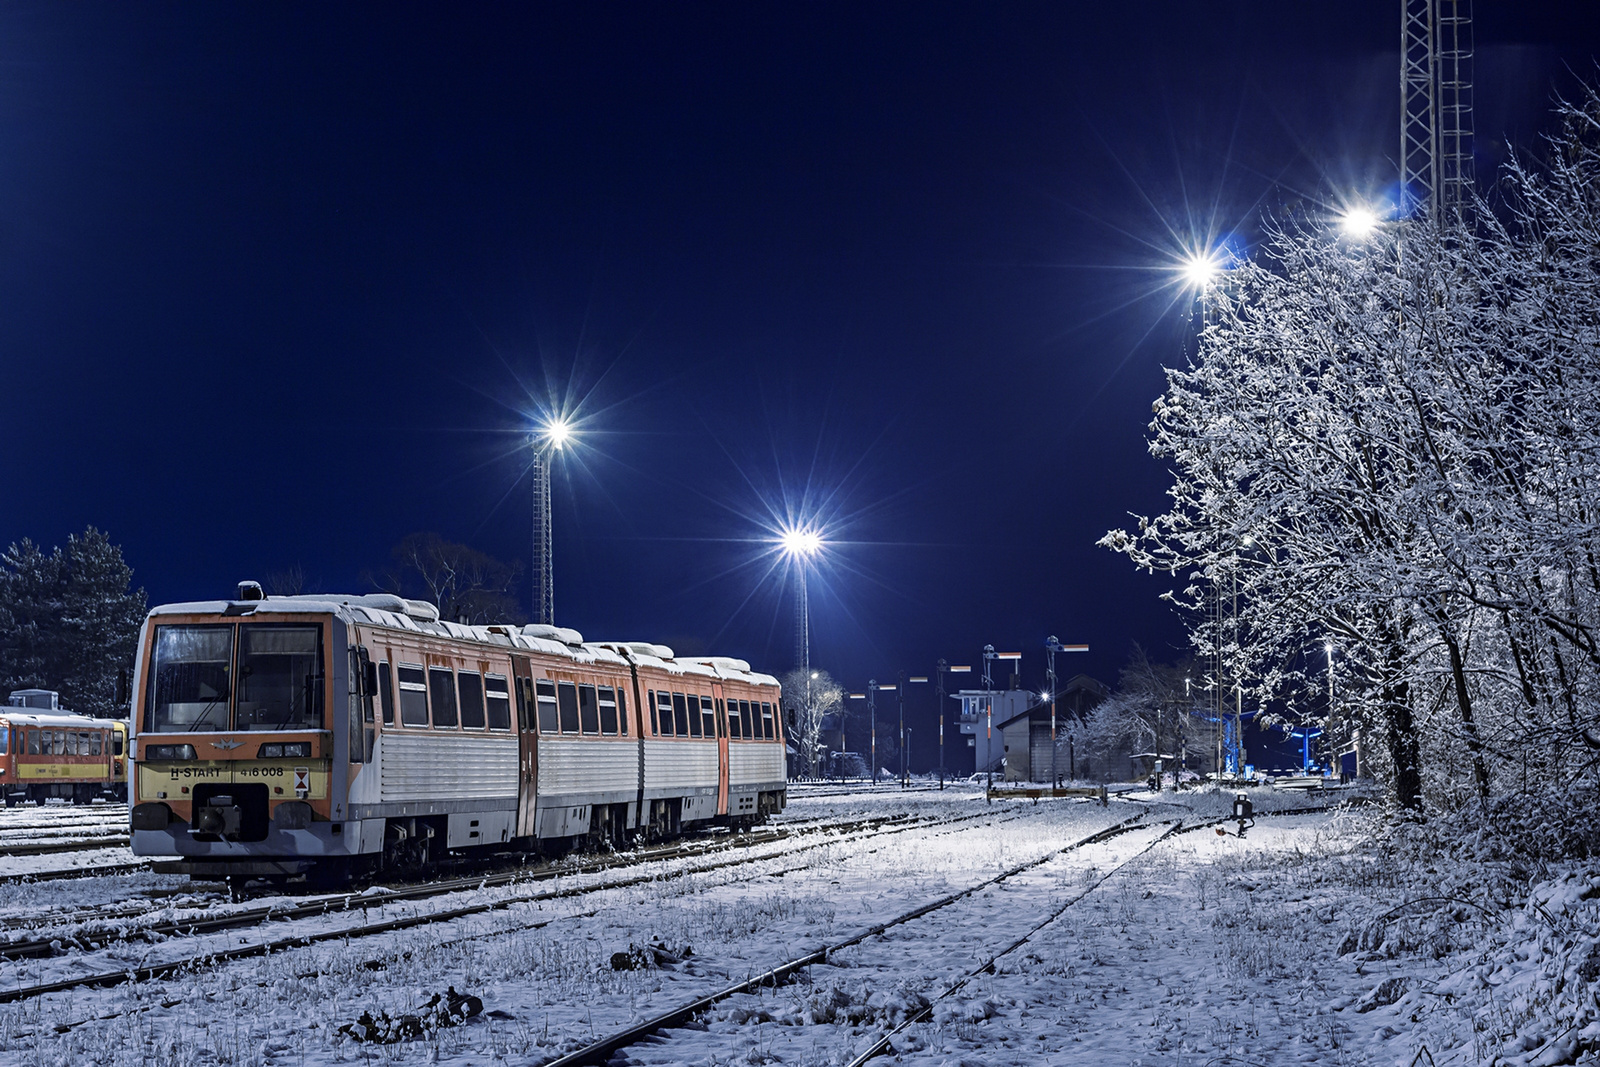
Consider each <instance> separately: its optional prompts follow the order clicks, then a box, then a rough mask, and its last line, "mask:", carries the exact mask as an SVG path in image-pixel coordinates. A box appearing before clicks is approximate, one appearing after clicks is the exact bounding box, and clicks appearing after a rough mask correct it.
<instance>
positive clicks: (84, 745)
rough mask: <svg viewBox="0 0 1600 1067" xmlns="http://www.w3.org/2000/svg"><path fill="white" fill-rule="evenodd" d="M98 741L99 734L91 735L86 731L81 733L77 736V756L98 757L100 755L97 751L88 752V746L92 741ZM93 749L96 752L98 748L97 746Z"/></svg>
mask: <svg viewBox="0 0 1600 1067" xmlns="http://www.w3.org/2000/svg"><path fill="white" fill-rule="evenodd" d="M98 740H100V735H99V734H91V733H89V731H87V730H85V731H84V732H83V733H81V734H79V735H78V755H80V756H98V755H100V753H99V752H98V751H95V752H90V751H89V746H90V745H91V744H92V743H93V742H94V741H98ZM94 747H95V748H96V749H97V750H98V749H99V748H100V746H99V745H95V746H94Z"/></svg>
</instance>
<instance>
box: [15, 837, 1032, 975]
mask: <svg viewBox="0 0 1600 1067" xmlns="http://www.w3.org/2000/svg"><path fill="white" fill-rule="evenodd" d="M1013 817H1017V816H1013ZM983 818H992V815H991V813H990V812H987V811H983V812H975V813H973V814H971V815H964V816H958V817H956V818H953V819H931V820H930V819H909V818H905V819H901V820H898V821H896V823H894V824H893V825H890V826H888V827H887V828H885V827H884V826H882V825H879V824H882V823H883V822H884V821H885V820H882V819H876V818H875V819H871V820H861V821H859V822H858V823H855V824H849V825H865V824H873V825H871V826H868V828H867V829H865V830H863V831H860V832H858V833H857V834H856V836H854V837H849V836H836V835H829V836H827V837H826V838H824V839H823V840H819V841H812V842H807V843H805V844H802V845H800V846H799V847H797V848H792V849H788V850H785V851H783V852H779V853H775V854H763V855H760V856H739V857H733V858H729V859H721V860H714V861H712V862H710V863H702V864H699V865H696V866H693V867H689V868H685V869H684V870H681V871H674V872H671V876H672V877H677V876H681V875H690V874H705V873H709V872H712V871H716V870H721V869H724V868H727V867H733V866H738V865H741V864H745V863H751V862H760V861H764V860H782V859H786V858H789V857H791V856H794V855H797V854H799V853H802V852H808V851H811V850H814V849H818V848H825V847H828V846H831V845H838V844H847V843H852V842H855V841H861V840H867V839H870V838H872V837H880V836H887V835H889V834H898V833H904V832H906V831H908V830H913V829H918V828H924V829H941V832H950V831H945V830H943V829H942V828H946V827H951V826H952V825H953V824H957V823H966V822H970V821H973V820H976V819H983ZM995 821H1009V820H995ZM700 854H701V855H704V854H705V852H704V851H702V852H701V853H700ZM671 858H678V857H675V856H667V855H660V854H657V855H652V856H650V857H649V858H648V859H640V860H638V861H637V862H636V863H635V864H629V865H630V866H632V865H638V864H644V863H653V862H658V861H660V860H662V859H671ZM615 866H616V865H614V864H613V865H610V866H604V865H594V866H592V867H590V868H588V869H585V868H577V869H573V868H566V869H561V870H550V871H541V872H534V873H533V874H531V875H530V874H529V873H528V872H525V871H518V872H510V873H508V874H506V875H500V876H488V877H483V878H470V879H457V880H452V881H451V882H448V883H437V882H435V883H428V884H427V885H423V886H417V887H412V888H410V889H406V890H397V891H392V895H389V896H385V897H381V898H379V897H375V896H374V895H373V894H371V893H364V894H353V895H351V896H350V897H338V898H331V899H328V900H322V901H315V902H310V903H308V904H305V905H300V906H296V907H294V908H290V909H256V910H255V911H254V912H251V913H235V914H234V915H230V916H219V917H217V918H216V919H214V920H183V921H178V922H175V923H172V924H163V925H166V926H170V927H171V928H172V929H171V932H172V933H173V934H180V935H181V934H186V933H207V932H212V931H214V930H221V929H227V928H230V927H237V926H241V925H256V924H259V923H262V922H266V921H269V920H292V919H295V918H301V919H304V918H310V917H321V916H325V915H328V914H333V913H336V912H340V911H351V912H353V911H355V910H356V908H357V907H359V906H363V905H364V907H365V909H366V910H370V909H371V908H372V907H374V906H380V905H382V904H386V903H395V902H400V901H406V900H417V899H423V898H426V897H429V896H440V895H443V894H445V893H450V892H457V891H460V890H462V889H481V888H488V887H491V886H496V885H508V884H512V883H513V882H517V881H520V882H535V881H548V880H550V879H553V878H557V877H561V876H570V875H576V874H584V873H595V872H597V871H606V870H612V869H615ZM800 869H803V867H795V868H791V869H789V870H784V871H779V872H771V873H773V874H785V873H790V870H800ZM661 877H662V876H661V874H660V873H658V872H650V873H645V874H639V875H633V876H630V877H626V878H618V879H610V880H607V881H604V882H598V883H594V884H591V885H586V886H570V887H565V888H558V889H550V890H544V891H541V892H537V893H524V894H514V895H510V896H506V897H503V898H501V899H498V900H493V901H481V902H477V903H473V904H468V905H464V906H461V907H457V908H446V909H440V910H437V911H430V912H426V913H422V914H415V915H408V916H403V917H400V918H396V919H388V920H380V921H377V922H367V923H362V924H360V925H357V926H353V927H340V928H338V929H331V930H320V931H315V932H311V933H301V934H294V935H290V936H286V937H281V938H276V939H273V940H270V941H264V942H256V943H253V944H247V945H240V946H237V947H234V948H229V949H221V950H213V951H209V952H205V953H201V954H199V955H195V956H190V957H185V958H183V959H178V960H172V961H168V962H164V963H158V964H151V965H147V966H143V967H134V968H130V967H127V966H126V965H123V966H121V967H119V968H118V969H117V970H115V971H105V972H99V973H93V974H86V975H78V976H74V977H71V978H66V979H61V980H58V981H54V982H42V983H38V984H35V985H31V986H17V987H13V988H11V989H0V1004H7V1003H13V1002H16V1001H20V1000H28V999H33V998H36V997H40V996H45V995H48V994H50V993H59V992H65V991H67V990H72V989H80V988H86V987H106V986H114V985H120V984H122V983H125V982H129V981H146V980H152V979H161V978H166V977H170V976H172V975H175V974H179V973H185V972H189V971H193V970H195V969H198V968H202V967H209V966H214V965H216V964H219V963H226V962H229V961H232V960H238V959H248V958H251V957H257V956H266V955H271V954H274V953H278V952H283V951H286V950H288V949H292V948H300V947H304V946H308V945H313V944H318V943H321V942H325V941H335V940H343V941H349V940H354V939H357V938H362V937H371V936H375V935H379V934H387V933H393V932H396V931H400V930H407V929H412V928H414V927H418V926H425V925H430V924H433V923H440V922H448V921H451V920H453V919H459V918H464V917H467V916H472V915H481V914H485V913H487V912H491V911H499V910H503V909H505V908H507V907H510V906H512V905H514V904H525V903H536V902H541V901H547V900H558V899H563V898H570V897H576V896H582V895H585V894H589V893H596V892H602V891H605V890H613V889H622V888H627V887H630V886H636V885H642V884H647V883H651V882H655V881H658V880H660V879H661ZM335 903H345V904H346V906H345V907H335V906H334V905H335ZM549 921H551V920H545V921H544V922H541V923H540V924H539V925H545V924H547V923H548V922H549ZM202 927H204V928H203V929H202ZM155 929H156V928H153V927H146V928H145V930H155ZM142 932H143V931H135V932H134V933H133V936H139V934H140V933H142ZM508 932H509V931H508ZM63 943H66V942H65V941H63V939H60V938H59V937H58V938H55V939H52V940H51V941H45V940H43V939H41V940H39V941H37V942H30V943H21V942H18V943H13V944H11V945H7V946H4V948H3V949H0V954H3V955H6V956H9V957H10V958H14V959H19V958H37V957H38V956H41V955H53V954H54V952H55V946H56V944H63Z"/></svg>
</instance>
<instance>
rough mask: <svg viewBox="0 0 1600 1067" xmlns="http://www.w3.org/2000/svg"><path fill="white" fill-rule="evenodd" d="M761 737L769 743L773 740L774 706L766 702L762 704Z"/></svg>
mask: <svg viewBox="0 0 1600 1067" xmlns="http://www.w3.org/2000/svg"><path fill="white" fill-rule="evenodd" d="M761 736H762V737H764V738H766V739H767V740H768V741H771V740H772V739H773V736H774V735H773V733H772V705H771V704H768V703H767V702H766V701H765V700H763V701H762V702H761Z"/></svg>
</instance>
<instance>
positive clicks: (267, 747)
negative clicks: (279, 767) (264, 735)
mask: <svg viewBox="0 0 1600 1067" xmlns="http://www.w3.org/2000/svg"><path fill="white" fill-rule="evenodd" d="M310 758H311V742H310V741H268V742H267V743H266V744H264V745H262V746H261V748H260V749H259V750H258V751H257V752H256V759H310Z"/></svg>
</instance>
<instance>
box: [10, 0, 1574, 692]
mask: <svg viewBox="0 0 1600 1067" xmlns="http://www.w3.org/2000/svg"><path fill="white" fill-rule="evenodd" d="M1587 6H1588V5H1583V4H1569V3H1532V4H1515V5H1512V4H1505V5H1488V4H1480V5H1478V8H1479V10H1478V11H1477V12H1476V16H1477V23H1476V28H1477V39H1478V46H1479V62H1478V69H1477V101H1478V111H1477V130H1478V133H1479V148H1480V172H1481V174H1482V175H1483V176H1484V177H1485V178H1488V177H1489V176H1491V175H1492V173H1493V168H1494V165H1495V162H1496V160H1497V159H1498V158H1499V157H1500V154H1501V152H1502V145H1503V143H1504V141H1505V140H1506V139H1507V138H1512V139H1515V140H1516V141H1518V142H1519V143H1522V144H1531V143H1533V141H1534V139H1535V138H1536V136H1537V133H1538V131H1539V129H1540V128H1541V127H1542V125H1543V124H1544V123H1545V121H1546V116H1547V114H1548V110H1549V103H1550V100H1551V96H1552V93H1554V92H1556V91H1560V90H1562V89H1563V88H1565V89H1567V90H1570V89H1571V88H1572V87H1573V86H1574V85H1575V84H1576V83H1577V80H1578V79H1579V78H1582V77H1588V78H1591V79H1592V78H1593V77H1594V76H1595V75H1594V71H1595V67H1594V64H1593V58H1592V57H1594V56H1595V55H1596V54H1597V53H1600V27H1597V24H1596V22H1595V21H1594V20H1593V18H1592V16H1590V15H1588V14H1587V13H1586V12H1585V11H1584V10H1583V9H1585V8H1586V7H1587ZM1398 31H1399V10H1398V4H1397V0H1385V2H1381V3H1379V2H1361V3H1351V4H1341V5H1296V4H1289V5H1285V4H1283V3H1281V2H1280V3H1267V2H1248V3H1246V2H1240V3H1193V2H1190V3H1182V4H1178V3H1140V4H1072V3H1051V4H1007V5H992V4H970V5H935V4H926V3H917V4H886V3H875V4H859V5H835V4H820V3H807V4H798V3H796V4H787V5H779V4H739V5H729V6H718V5H711V4H694V5H684V4H570V5H569V4H539V5H529V4H516V5H473V6H470V7H468V6H465V5H445V4H439V5H434V6H421V7H419V6H405V5H394V4H384V5H364V4H342V5H322V4H316V5H282V4H273V5H261V4H250V5H243V4H189V5H153V4H141V5H131V4H114V5H99V4H75V5H61V4H56V3H39V4H8V5H5V6H4V7H0V395H3V397H4V401H5V404H4V411H5V418H4V425H3V429H0V442H3V444H0V447H3V460H0V543H9V542H11V541H15V540H18V539H21V538H23V537H31V538H33V539H34V540H35V541H40V542H43V543H45V544H46V545H51V544H56V543H60V542H62V541H64V539H65V538H66V536H67V535H68V534H69V533H71V532H74V531H78V530H81V529H82V528H83V527H84V526H85V525H87V524H91V523H92V524H94V525H97V526H99V527H101V528H102V529H105V530H107V531H108V532H109V533H110V534H111V536H112V538H113V540H115V541H116V542H118V543H120V544H121V545H122V546H123V548H124V551H125V553H126V556H127V558H128V560H129V562H130V563H131V564H132V565H133V567H134V568H135V571H136V579H137V581H138V582H139V583H140V584H142V585H143V586H145V587H146V588H147V589H148V591H149V593H150V597H151V600H152V602H162V601H171V600H182V599H193V598H212V597H218V596H222V595H225V594H226V593H228V592H229V591H230V590H231V589H232V588H233V584H234V582H235V581H236V580H238V579H241V578H250V577H260V576H262V575H264V574H266V573H267V572H269V571H273V570H281V569H283V568H285V567H288V566H291V565H295V564H298V565H300V566H302V567H304V569H305V571H306V572H307V573H308V574H309V575H310V576H311V578H312V579H313V581H314V582H315V583H316V586H317V587H319V588H323V589H336V590H346V589H348V590H362V589H364V588H365V587H364V586H363V585H362V583H361V580H360V577H359V576H360V575H361V574H362V572H363V571H368V570H372V569H375V568H378V567H381V566H382V565H383V564H384V563H385V562H386V561H387V559H388V553H389V549H390V547H391V546H392V545H393V544H394V543H395V542H396V541H398V540H399V539H400V538H401V537H402V536H403V535H405V534H407V533H409V532H412V531H417V530H432V531H436V532H438V533H440V534H442V535H444V536H445V537H447V538H450V539H453V540H459V541H464V542H467V543H469V544H471V545H473V546H475V547H477V548H479V549H482V550H484V551H486V552H489V553H492V554H494V555H497V556H500V557H503V558H508V559H509V558H515V559H519V560H522V561H524V562H525V561H526V560H527V559H528V556H529V538H530V533H529V528H530V508H531V505H530V498H529V486H528V480H527V477H526V456H525V449H523V448H522V442H523V435H524V434H525V432H526V430H527V427H528V425H529V422H530V418H531V417H532V416H533V415H535V413H536V412H538V411H540V410H542V409H546V408H548V407H549V405H550V404H551V403H552V401H554V402H557V403H564V404H566V405H567V406H569V407H571V406H573V405H576V412H577V414H578V416H579V417H580V418H581V419H582V420H583V422H582V430H583V434H582V437H581V440H580V444H581V447H580V448H579V449H578V450H577V451H575V452H574V453H573V455H572V456H570V457H569V460H570V461H569V462H566V463H564V464H563V466H562V470H561V474H560V484H559V485H558V493H557V497H556V502H555V529H556V547H555V553H556V568H557V581H556V611H557V619H558V621H560V622H562V623H565V624H567V625H571V626H574V627H576V628H578V629H580V630H582V631H583V632H584V634H585V635H586V636H587V637H590V638H592V639H602V638H628V639H646V640H657V641H664V642H666V643H668V644H672V645H675V646H678V647H680V648H683V649H685V650H695V651H716V652H720V653H725V654H731V655H738V656H744V657H746V658H748V659H750V660H751V661H752V662H753V663H754V664H756V665H757V666H758V667H759V668H764V669H768V670H772V671H773V672H774V673H779V672H781V671H783V670H785V669H787V668H788V667H789V666H790V664H791V659H792V648H793V645H792V632H791V631H792V615H791V609H790V607H789V600H788V595H789V594H788V589H787V587H786V585H785V584H784V582H783V580H782V575H781V572H774V571H772V570H771V569H770V568H771V564H772V558H771V555H770V553H769V552H768V548H769V546H768V544H767V543H766V542H767V541H769V540H770V538H771V537H772V536H773V535H772V532H771V529H770V527H771V523H772V520H773V518H774V516H775V515H781V514H783V513H784V511H785V509H786V508H788V509H791V510H792V509H797V508H798V509H802V510H810V509H813V508H815V509H820V519H821V521H822V522H823V523H824V525H825V528H826V531H827V536H828V537H829V539H830V541H831V542H833V543H832V544H831V546H830V549H829V552H828V555H827V558H826V560H825V561H824V562H823V564H822V566H821V570H820V572H819V575H818V577H817V578H816V580H815V581H814V582H813V584H812V598H811V599H812V626H813V654H812V659H813V662H814V663H815V664H817V665H819V666H822V667H826V668H828V669H830V670H832V671H833V672H834V673H835V674H836V675H837V676H838V677H839V678H840V679H841V680H842V681H844V682H845V683H846V684H847V685H849V686H850V687H852V688H859V687H860V686H861V685H862V684H863V683H864V682H865V681H866V679H867V678H868V677H869V676H870V675H874V674H875V675H876V676H878V677H879V678H882V679H888V678H892V677H893V676H894V675H895V674H896V672H898V671H900V670H906V671H909V672H913V673H926V672H927V671H928V670H929V669H930V668H931V667H932V664H933V662H934V660H935V659H937V658H938V657H940V656H944V657H946V658H948V659H950V660H951V661H953V662H971V661H974V660H975V659H976V657H977V655H978V650H979V649H980V648H981V646H982V645H983V644H985V643H991V642H992V643H994V644H995V645H996V646H998V647H1001V648H1002V649H1006V648H1011V649H1021V650H1022V651H1024V652H1025V653H1026V658H1025V659H1024V661H1023V673H1024V677H1025V679H1026V680H1027V682H1028V684H1030V685H1037V684H1038V683H1039V681H1040V680H1041V679H1042V675H1043V670H1044V666H1043V655H1042V643H1043V641H1044V639H1045V638H1046V637H1047V636H1048V635H1050V634H1052V633H1054V634H1057V635H1059V636H1060V637H1061V638H1062V640H1064V641H1086V642H1088V643H1090V644H1091V646H1092V651H1091V653H1090V654H1089V655H1088V656H1078V657H1073V658H1071V659H1069V660H1068V661H1067V663H1066V666H1065V668H1064V670H1065V671H1066V673H1071V672H1072V671H1074V670H1087V671H1089V672H1090V673H1093V674H1095V675H1097V676H1099V677H1101V678H1103V679H1106V680H1108V681H1110V680H1113V679H1114V678H1115V675H1116V671H1117V669H1118V667H1119V666H1120V665H1121V663H1122V662H1123V660H1124V658H1125V657H1126V655H1127V652H1128V649H1129V647H1130V644H1131V643H1132V642H1134V641H1139V642H1141V643H1142V644H1144V645H1145V646H1146V647H1147V648H1149V649H1150V650H1151V653H1152V655H1153V656H1154V657H1155V658H1158V659H1170V658H1174V657H1175V656H1176V655H1177V654H1178V653H1177V651H1176V646H1177V645H1178V644H1179V643H1180V642H1181V639H1182V630H1181V627H1180V625H1179V623H1178V621H1177V620H1176V618H1175V617H1174V616H1172V615H1171V614H1170V612H1169V611H1168V610H1167V609H1166V608H1164V607H1163V606H1162V605H1161V604H1160V603H1159V602H1158V601H1157V596H1158V594H1159V593H1160V592H1162V591H1163V590H1164V589H1166V588H1167V587H1168V585H1169V580H1167V579H1165V578H1162V577H1159V576H1158V577H1151V576H1147V575H1140V574H1136V573H1134V572H1133V571H1132V570H1131V568H1130V567H1129V566H1128V565H1127V563H1126V561H1124V560H1122V559H1121V558H1118V557H1114V556H1112V555H1111V554H1110V553H1109V552H1106V551H1104V550H1101V549H1098V548H1096V547H1094V541H1095V540H1096V538H1098V537H1099V536H1100V535H1101V534H1102V533H1104V532H1105V530H1106V529H1107V528H1109V527H1111V526H1115V525H1122V524H1124V523H1125V522H1126V521H1127V519H1126V515H1127V513H1128V512H1130V511H1134V512H1145V513H1150V512H1153V511H1156V510H1159V509H1160V508H1161V507H1162V503H1163V497H1162V493H1163V490H1164V488H1165V485H1166V476H1165V472H1164V471H1163V470H1162V468H1161V466H1160V465H1159V464H1158V463H1157V462H1155V461H1154V460H1152V459H1150V458H1149V457H1148V456H1147V454H1146V452H1145V446H1144V433H1145V423H1146V422H1147V421H1148V418H1149V411H1150V403H1151V400H1152V399H1153V398H1154V397H1155V396H1156V395H1157V394H1158V393H1159V392H1160V391H1161V389H1162V376H1161V369H1160V368H1161V366H1162V364H1163V363H1168V364H1170V363H1176V362H1179V361H1181V360H1183V359H1184V352H1185V347H1184V346H1185V340H1186V338H1187V337H1188V336H1189V333H1190V330H1191V327H1190V324H1189V319H1188V310H1187V307H1186V302H1185V300H1184V299H1183V298H1182V297H1181V295H1180V293H1179V291H1178V289H1177V287H1176V285H1175V284H1174V280H1175V279H1174V275H1173V273H1172V271H1171V267H1172V264H1173V262H1174V259H1175V257H1176V256H1177V255H1178V254H1179V252H1180V251H1181V249H1182V247H1183V245H1184V244H1186V243H1189V242H1191V241H1195V240H1205V239H1207V238H1215V237H1218V236H1221V235H1223V234H1230V233H1231V234H1234V235H1235V236H1236V239H1238V240H1240V241H1242V242H1244V243H1245V245H1248V242H1249V241H1250V239H1251V237H1252V235H1253V234H1256V233H1259V232H1260V228H1261V226H1262V225H1263V224H1264V221H1265V220H1267V219H1269V218H1271V217H1274V216H1276V217H1285V216H1293V217H1315V216H1317V215H1318V214H1328V213H1331V212H1333V211H1335V210H1337V208H1338V206H1339V205H1340V204H1341V203H1342V202H1346V201H1348V200H1350V199H1352V198H1365V197H1375V196H1381V195H1382V194H1384V193H1385V192H1387V191H1389V188H1390V187H1391V186H1392V184H1393V180H1394V172H1395V164H1394V158H1395V154H1396V145H1397V141H1398V132H1397V129H1396V126H1397V111H1398V52H1397V43H1398ZM785 501H787V504H786V503H785ZM523 595H524V597H526V596H527V594H526V592H524V594H523ZM924 699H925V702H926V703H927V705H928V706H929V707H931V703H932V701H931V697H930V698H924Z"/></svg>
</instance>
